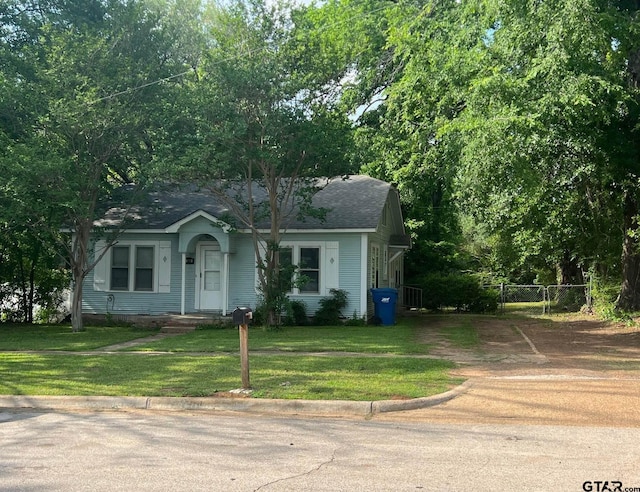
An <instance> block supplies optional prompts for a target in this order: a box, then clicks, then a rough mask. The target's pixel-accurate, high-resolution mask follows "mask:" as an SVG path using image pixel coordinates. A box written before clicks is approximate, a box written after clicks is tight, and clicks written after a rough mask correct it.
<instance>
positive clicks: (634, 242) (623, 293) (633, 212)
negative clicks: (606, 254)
mask: <svg viewBox="0 0 640 492" xmlns="http://www.w3.org/2000/svg"><path fill="white" fill-rule="evenodd" d="M639 212H640V211H639V210H638V199H637V197H636V196H635V194H634V193H633V192H632V191H627V193H626V195H625V200H624V239H623V242H622V287H621V288H620V295H619V296H618V299H617V300H616V308H617V309H619V310H622V311H639V310H640V244H639V243H638V239H637V238H636V237H635V235H634V234H633V233H634V232H636V231H637V230H638V223H637V215H638V213H639Z"/></svg>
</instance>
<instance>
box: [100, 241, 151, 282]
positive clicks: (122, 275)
mask: <svg viewBox="0 0 640 492" xmlns="http://www.w3.org/2000/svg"><path fill="white" fill-rule="evenodd" d="M154 265H155V248H154V247H153V246H136V245H116V246H114V247H113V248H112V250H111V284H110V288H111V290H124V291H137V292H153V290H154Z"/></svg>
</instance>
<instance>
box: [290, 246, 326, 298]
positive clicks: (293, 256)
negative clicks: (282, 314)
mask: <svg viewBox="0 0 640 492" xmlns="http://www.w3.org/2000/svg"><path fill="white" fill-rule="evenodd" d="M321 256H322V248H321V247H320V246H315V245H306V244H305V245H302V244H291V245H284V246H281V247H280V265H281V267H282V268H283V269H284V268H286V267H287V266H290V265H297V267H298V269H297V272H296V275H297V277H298V279H301V280H302V281H303V282H301V283H300V285H298V286H296V287H293V288H292V289H291V291H290V292H291V293H293V294H319V293H320V292H321V288H320V286H321V281H322V277H321V268H322V265H321Z"/></svg>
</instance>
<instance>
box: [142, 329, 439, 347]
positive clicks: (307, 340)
mask: <svg viewBox="0 0 640 492" xmlns="http://www.w3.org/2000/svg"><path fill="white" fill-rule="evenodd" d="M239 348H240V337H239V335H238V330H237V328H224V329H221V328H217V329H198V330H196V331H194V332H191V333H187V334H185V335H181V336H179V337H172V338H166V339H164V340H159V341H156V342H151V343H147V344H144V345H140V346H136V347H133V348H131V350H134V351H161V352H165V351H167V352H237V351H238V350H239ZM249 349H250V350H281V351H287V352H336V351H338V352H361V353H375V354H382V353H388V354H400V355H401V354H426V353H428V351H429V347H428V346H427V345H425V344H419V343H416V338H415V328H414V327H413V326H411V325H410V324H408V323H406V324H403V323H400V324H398V325H396V326H321V327H318V326H303V327H301V326H287V327H283V328H281V329H279V330H276V331H267V330H264V329H262V328H259V327H258V328H256V327H253V326H250V327H249Z"/></svg>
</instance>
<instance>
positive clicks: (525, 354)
mask: <svg viewBox="0 0 640 492" xmlns="http://www.w3.org/2000/svg"><path fill="white" fill-rule="evenodd" d="M456 323H470V324H471V325H472V326H473V327H474V328H475V329H476V330H477V333H478V338H479V342H480V343H479V345H478V346H477V347H474V348H472V349H464V348H459V347H456V346H454V345H453V344H452V343H451V342H449V341H448V340H447V339H446V337H445V336H444V335H443V331H444V330H446V328H447V327H450V326H452V325H455V324H456ZM420 336H421V341H422V342H425V343H430V344H433V345H434V348H433V350H432V351H431V353H432V354H434V355H438V356H441V357H443V358H446V359H450V360H454V361H456V362H458V363H459V364H460V369H459V373H460V374H465V375H468V376H472V375H474V374H477V375H482V374H485V375H491V374H494V373H500V374H505V373H508V372H511V373H527V374H530V373H531V372H532V371H534V372H540V371H543V372H545V371H546V372H553V373H558V372H562V373H563V374H567V373H578V372H604V373H606V374H608V375H610V376H614V375H615V374H619V375H622V374H623V373H625V372H629V371H630V372H632V373H633V374H636V373H637V374H638V375H640V326H629V325H626V324H624V323H610V322H604V321H600V320H596V319H594V318H593V317H587V316H578V315H574V316H563V317H556V318H507V317H505V318H502V317H477V316H476V317H468V318H465V317H461V318H458V319H456V317H455V316H450V317H437V318H432V319H430V318H424V330H423V331H422V332H421V335H420Z"/></svg>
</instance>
